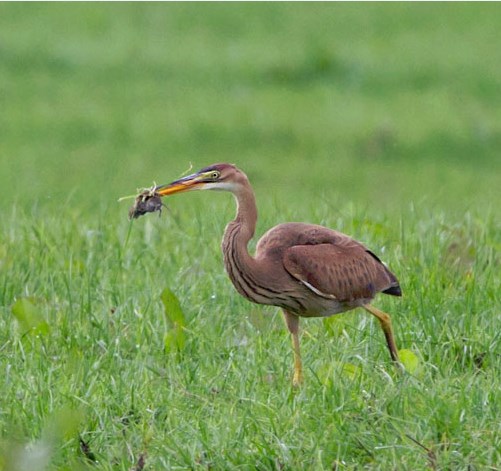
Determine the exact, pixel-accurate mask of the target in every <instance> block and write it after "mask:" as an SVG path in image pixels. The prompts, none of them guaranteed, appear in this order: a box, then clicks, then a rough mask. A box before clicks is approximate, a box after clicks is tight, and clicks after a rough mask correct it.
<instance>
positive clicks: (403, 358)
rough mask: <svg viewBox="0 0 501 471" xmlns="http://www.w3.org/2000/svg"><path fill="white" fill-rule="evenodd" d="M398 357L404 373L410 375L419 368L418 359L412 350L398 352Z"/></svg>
mask: <svg viewBox="0 0 501 471" xmlns="http://www.w3.org/2000/svg"><path fill="white" fill-rule="evenodd" d="M398 356H399V358H400V362H401V363H402V365H404V367H405V370H406V371H408V372H409V373H411V374H413V373H416V372H417V370H418V368H419V358H418V357H417V355H416V354H415V353H414V352H413V351H412V350H408V349H406V348H404V349H402V350H399V351H398Z"/></svg>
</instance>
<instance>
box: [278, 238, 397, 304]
mask: <svg viewBox="0 0 501 471" xmlns="http://www.w3.org/2000/svg"><path fill="white" fill-rule="evenodd" d="M339 242H341V243H324V244H317V245H295V246H293V247H289V248H288V249H286V250H285V251H284V253H283V264H284V267H285V269H286V270H287V271H288V272H289V273H290V274H291V275H292V276H293V277H294V278H296V279H298V280H299V281H301V282H302V283H303V284H304V285H305V286H307V287H308V288H309V289H311V290H312V291H314V292H315V293H317V294H320V295H322V296H324V297H329V298H332V297H334V298H336V299H338V300H339V301H346V302H349V301H353V300H356V299H371V298H373V297H374V296H375V294H376V293H377V292H379V291H384V290H386V289H389V288H391V287H393V286H395V283H396V285H397V286H398V282H397V281H396V278H395V277H394V276H393V275H392V273H391V272H390V271H389V270H388V269H387V268H386V267H385V265H384V264H383V263H382V262H381V261H380V260H379V259H378V258H377V257H375V256H374V255H373V254H372V252H369V251H367V250H366V249H365V247H364V246H363V245H361V244H359V243H358V242H356V241H354V240H353V239H350V238H348V237H346V238H342V239H341V240H340V241H339Z"/></svg>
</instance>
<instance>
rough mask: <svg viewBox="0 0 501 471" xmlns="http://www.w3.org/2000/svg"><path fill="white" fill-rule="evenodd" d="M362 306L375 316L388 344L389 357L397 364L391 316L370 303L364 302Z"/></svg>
mask: <svg viewBox="0 0 501 471" xmlns="http://www.w3.org/2000/svg"><path fill="white" fill-rule="evenodd" d="M363 308H364V309H365V310H366V311H367V312H370V313H371V314H372V315H373V316H376V317H377V319H378V321H379V323H380V324H381V327H382V329H383V332H384V336H385V337H386V343H387V344H388V349H389V350H390V355H391V359H392V360H393V361H394V362H396V363H397V364H398V361H399V359H398V350H397V344H396V343H395V337H394V336H393V328H392V326H391V318H390V316H389V315H388V314H386V312H383V311H380V310H379V309H376V308H375V307H374V306H372V305H371V304H365V305H364V306H363Z"/></svg>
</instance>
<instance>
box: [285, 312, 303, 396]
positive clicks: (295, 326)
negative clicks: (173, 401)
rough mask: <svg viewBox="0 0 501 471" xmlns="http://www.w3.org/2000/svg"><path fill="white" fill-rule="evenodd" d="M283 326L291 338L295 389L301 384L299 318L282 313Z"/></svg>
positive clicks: (301, 366) (301, 364)
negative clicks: (284, 325)
mask: <svg viewBox="0 0 501 471" xmlns="http://www.w3.org/2000/svg"><path fill="white" fill-rule="evenodd" d="M283 313H284V319H285V324H286V325H287V328H288V329H289V332H290V333H291V336H292V349H293V351H294V377H293V378H292V385H293V386H294V387H295V388H297V387H298V386H300V385H301V383H302V382H303V363H302V362H301V352H300V351H299V317H298V316H296V315H295V314H291V313H290V312H287V311H285V310H284V311H283Z"/></svg>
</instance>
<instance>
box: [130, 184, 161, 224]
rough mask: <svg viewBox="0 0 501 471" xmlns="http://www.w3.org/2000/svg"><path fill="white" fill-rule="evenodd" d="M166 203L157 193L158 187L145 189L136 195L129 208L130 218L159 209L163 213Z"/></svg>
mask: <svg viewBox="0 0 501 471" xmlns="http://www.w3.org/2000/svg"><path fill="white" fill-rule="evenodd" d="M163 207H164V204H163V203H162V200H161V199H160V195H159V194H158V193H157V191H156V188H155V187H153V188H150V189H147V190H143V191H142V192H141V193H139V195H137V196H136V199H135V201H134V204H133V205H132V207H131V208H130V209H129V219H137V218H138V217H139V216H144V215H145V214H146V213H154V212H155V211H159V213H160V214H162V208H163Z"/></svg>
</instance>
